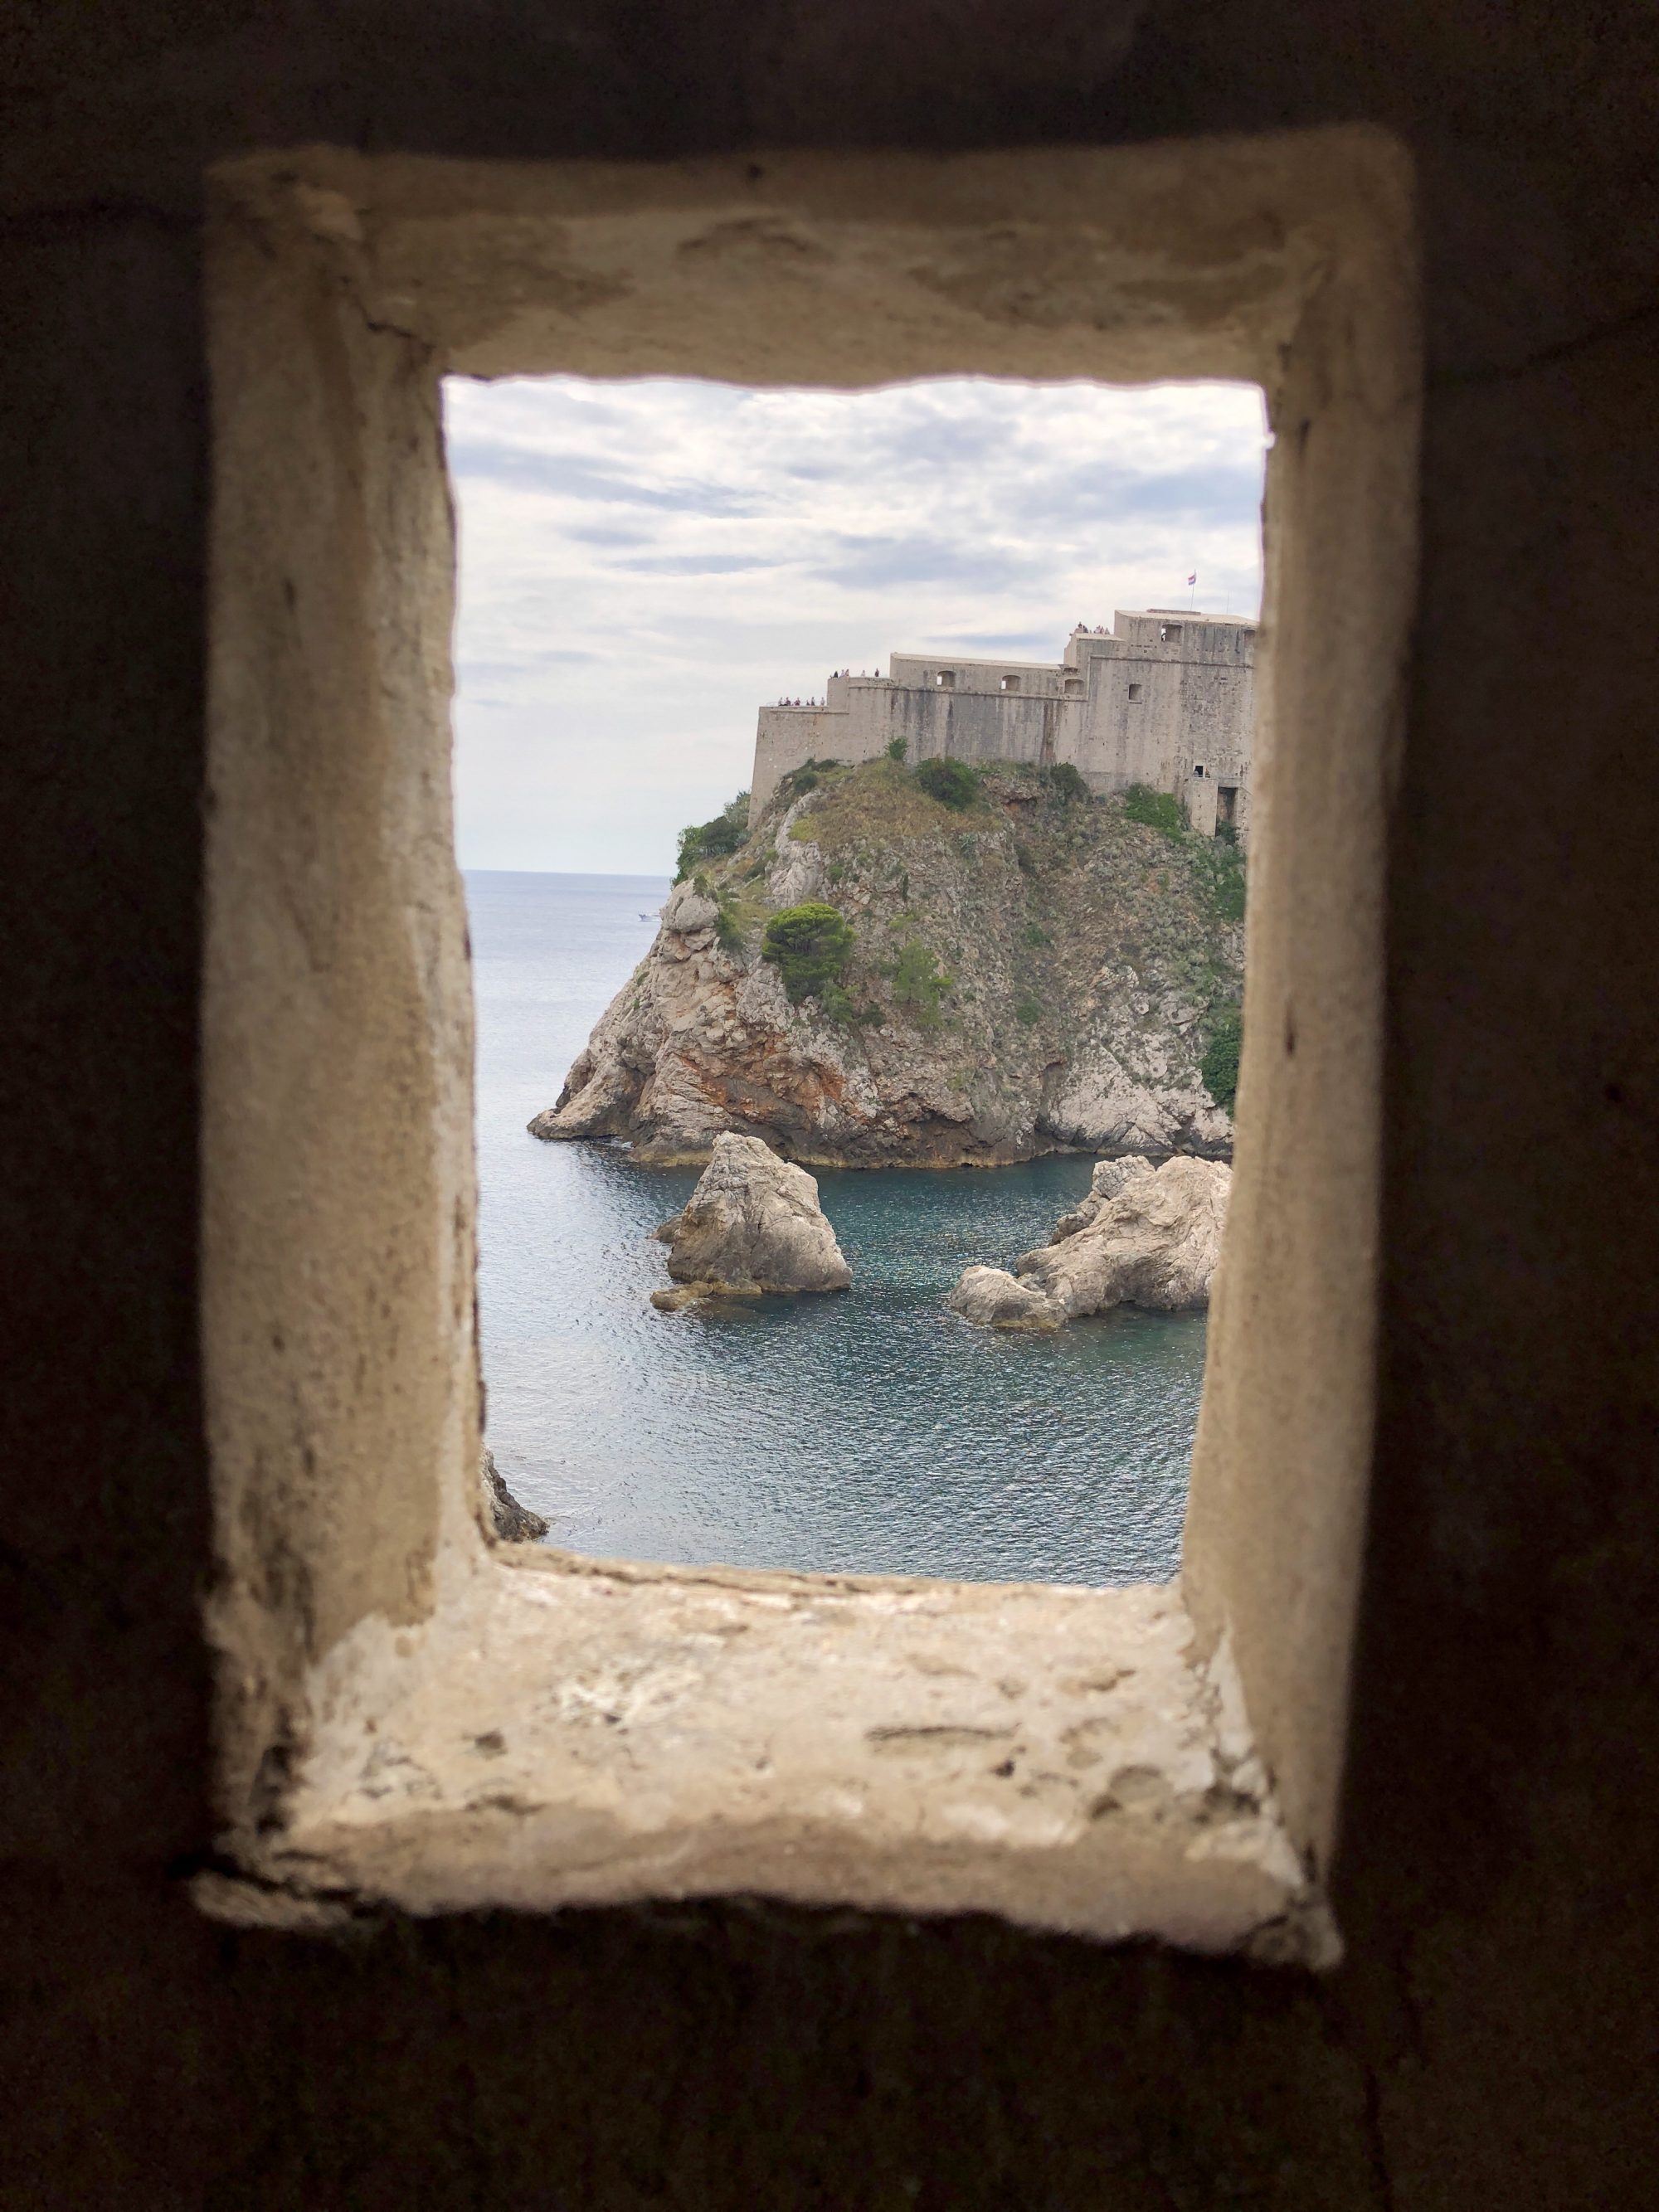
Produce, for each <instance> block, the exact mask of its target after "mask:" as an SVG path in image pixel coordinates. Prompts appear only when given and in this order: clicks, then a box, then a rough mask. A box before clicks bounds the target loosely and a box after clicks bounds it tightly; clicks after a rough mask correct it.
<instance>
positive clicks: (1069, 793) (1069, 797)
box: [1048, 761, 1089, 806]
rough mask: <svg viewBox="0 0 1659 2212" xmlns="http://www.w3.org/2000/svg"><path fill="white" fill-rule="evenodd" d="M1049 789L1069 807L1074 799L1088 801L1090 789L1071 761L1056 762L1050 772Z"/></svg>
mask: <svg viewBox="0 0 1659 2212" xmlns="http://www.w3.org/2000/svg"><path fill="white" fill-rule="evenodd" d="M1048 788H1049V790H1050V791H1052V792H1053V793H1054V796H1055V798H1056V799H1060V801H1061V803H1062V804H1063V805H1066V806H1069V805H1071V803H1072V801H1073V799H1086V798H1087V797H1088V796H1089V787H1088V785H1087V783H1085V781H1084V779H1083V776H1082V775H1081V773H1080V771H1079V770H1078V769H1074V768H1073V766H1072V763H1070V761H1056V762H1055V763H1054V766H1053V767H1052V768H1051V769H1049V770H1048Z"/></svg>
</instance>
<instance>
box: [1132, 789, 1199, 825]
mask: <svg viewBox="0 0 1659 2212" xmlns="http://www.w3.org/2000/svg"><path fill="white" fill-rule="evenodd" d="M1123 818H1124V820H1125V821H1126V822H1139V823H1143V824H1144V825H1145V827H1146V829H1161V830H1162V831H1163V832H1164V836H1166V837H1179V836H1180V835H1181V833H1182V830H1183V829H1185V828H1186V827H1187V817H1186V816H1185V815H1184V814H1183V813H1182V811H1181V801H1180V800H1179V799H1176V797H1174V796H1173V794H1172V793H1170V792H1167V791H1154V790H1153V789H1152V786H1151V784H1149V783H1132V784H1131V785H1130V786H1129V788H1128V789H1127V791H1126V792H1125V793H1124V794H1123Z"/></svg>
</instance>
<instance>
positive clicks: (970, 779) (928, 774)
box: [915, 756, 981, 814]
mask: <svg viewBox="0 0 1659 2212" xmlns="http://www.w3.org/2000/svg"><path fill="white" fill-rule="evenodd" d="M915 776H916V781H917V783H918V784H919V785H920V787H921V789H922V790H923V791H925V792H926V793H927V796H928V797H929V799H938V801H939V805H941V806H948V807H950V808H951V811H953V812H954V813H957V814H965V813H966V812H967V811H968V809H969V807H970V806H977V805H979V803H980V799H981V790H980V781H979V778H978V777H977V776H976V775H975V774H974V771H973V770H972V769H970V768H969V765H968V763H967V762H966V761H959V760H946V759H945V758H944V757H943V756H940V757H937V758H935V759H933V760H925V761H923V762H922V763H921V765H920V767H918V769H916V771H915Z"/></svg>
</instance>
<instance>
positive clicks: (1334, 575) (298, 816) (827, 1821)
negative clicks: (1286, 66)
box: [202, 130, 1420, 1962]
mask: <svg viewBox="0 0 1659 2212" xmlns="http://www.w3.org/2000/svg"><path fill="white" fill-rule="evenodd" d="M212 193H213V216H212V227H211V237H210V369H211V376H212V386H213V410H214V424H213V428H214V447H213V450H214V455H215V467H216V486H215V499H214V525H213V527H214V543H213V547H212V569H211V574H212V585H211V614H210V621H211V637H210V650H211V677H210V694H211V699H210V722H211V726H210V770H209V776H210V793H209V797H210V805H209V807H208V809H207V823H208V829H207V838H208V854H207V899H208V923H207V945H208V951H207V963H206V975H205V984H204V994H205V997H204V1030H203V1034H204V1223H203V1237H202V1271H203V1285H204V1287H203V1304H204V1310H203V1344H204V1365H205V1373H206V1402H207V1417H208V1426H209V1437H210V1449H211V1455H212V1461H213V1470H214V1485H215V1496H216V1525H217V1531H218V1539H217V1541H218V1550H219V1561H218V1565H219V1572H218V1576H217V1577H216V1583H215V1587H214V1594H213V1596H212V1599H211V1601H210V1615H209V1632H210V1638H211V1641H212V1644H213V1645H214V1648H215V1651H216V1657H217V1662H218V1664H217V1671H216V1680H217V1685H218V1705H217V1720H216V1726H217V1731H218V1742H219V1764H220V1773H219V1802H220V1803H221V1805H222V1808H223V1809H224V1828H223V1833H222V1850H223V1853H224V1862H223V1863H224V1864H225V1865H226V1866H227V1867H228V1868H229V1869H234V1870H236V1871H234V1872H233V1873H232V1874H231V1875H229V1876H216V1877H215V1878H214V1880H213V1882H212V1884H211V1885H210V1896H211V1899H212V1902H213V1905H214V1909H216V1910H219V1911H224V1912H227V1913H229V1914H232V1915H233V1916H234V1915H236V1914H238V1913H241V1914H243V1915H245V1916H246V1917H250V1918H253V1919H258V1920H260V1921H262V1922H263V1923H264V1924H267V1925H269V1924H270V1923H271V1921H272V1919H273V1917H276V1916H279V1915H281V1914H284V1913H286V1914H289V1915H290V1916H291V1917H292V1918H293V1919H294V1920H295V1922H296V1923H298V1922H303V1921H305V1920H306V1919H307V1917H309V1918H310V1919H311V1921H313V1923H314V1922H315V1920H316V1919H318V1918H319V1917H325V1916H326V1915H327V1914H328V1913H329V1912H330V1911H337V1909H339V1905H340V1901H341V1900H345V1901H346V1903H347V1905H349V1903H350V1901H351V1900H354V1899H368V1900H372V1901H373V1902H374V1904H375V1905H377V1906H380V1907H386V1906H393V1907H403V1908H404V1909H407V1910H410V1911H417V1912H436V1911H453V1910H473V1909H478V1908H483V1907H491V1906H504V1907H509V1908H513V1909H516V1910H520V1911H525V1910H543V1909H551V1908H556V1907H562V1906H568V1905H581V1904H594V1903H601V1902H605V1903H616V1902H620V1901H627V1900H629V1899H650V1898H661V1897H670V1896H672V1897H684V1896H694V1895H702V1894H710V1893H730V1892H744V1893H751V1894H752V1893H759V1894H766V1895H771V1896H776V1897H781V1898H785V1899H793V1900H795V1901H799V1902H806V1903H819V1904H831V1903H834V1904H844V1905H855V1906H860V1907H868V1908H884V1909H890V1910H896V1911H903V1912H907V1913H914V1912H927V1911H958V1912H959V1911H989V1912H994V1913H1000V1914H1002V1915H1005V1916H1006V1917H1009V1918H1011V1919H1013V1920H1016V1921H1019V1922H1023V1923H1027V1924H1030V1925H1037V1926H1044V1927H1049V1928H1056V1929H1068V1930H1072V1931H1074V1932H1079V1933H1083V1934H1088V1935H1092V1936H1098V1937H1101V1938H1106V1939H1113V1940H1121V1939H1124V1938H1127V1937H1130V1936H1152V1937H1158V1938H1162V1939H1164V1940H1166V1941H1170V1942H1177V1943H1181V1944H1184V1945H1188V1946H1191V1947H1193V1948H1199V1949H1203V1950H1209V1951H1227V1950H1234V1951H1246V1952H1255V1953H1258V1954H1265V1955H1270V1956H1273V1957H1276V1958H1279V1959H1280V1960H1298V1961H1304V1962H1307V1961H1315V1962H1316V1961H1321V1960H1328V1959H1329V1957H1330V1956H1331V1955H1332V1941H1333V1938H1332V1932H1331V1928H1330V1923H1329V1917H1328V1911H1327V1910H1326V1907H1325V1905H1324V1901H1323V1892H1322V1881H1323V1878H1324V1875H1325V1871H1326V1869H1328V1865H1329V1862H1330V1857H1331V1853H1332V1850H1333V1849H1334V1844H1335V1840H1336V1838H1335V1808H1336V1803H1337V1790H1338V1783H1339V1779H1340V1768H1341V1760H1342V1753H1343V1746H1344V1740H1345V1728H1346V1705H1345V1700H1346V1687H1345V1685H1346V1676H1347V1665H1348V1650H1349V1644H1350V1640H1351V1634H1352V1618H1353V1607H1354V1589H1355V1578H1356V1574H1357V1561H1358V1541H1359V1529H1360V1520H1361V1512H1362V1507H1363V1500H1364V1480H1365V1474H1366V1470H1367V1466H1368V1455H1369V1443H1370V1418H1371V1389H1372V1379H1371V1378H1372V1369H1373V1349H1372V1347H1373V1316H1374V1310H1375V1294H1376V1286H1375V1261H1374V1257H1373V1255H1374V1251H1375V1247H1376V1236H1375V1221H1376V1193H1377V1185H1378V1160H1379V1156H1380V1139H1379V1114H1378V1097H1379V1088H1378V1066H1379V1056H1380V1036H1381V972H1382V971H1381V945H1380V936H1379V931H1380V924H1379V921H1378V917H1379V915H1380V914H1381V911H1382V899H1381V886H1382V881H1383V854H1384V848H1383V829H1384V817H1383V809H1384V805H1385V793H1386V789H1387V777H1386V775H1385V773H1384V769H1385V764H1386V762H1387V759H1388V757H1389V740H1390V733H1391V732H1392V730H1393V728H1394V727H1395V723H1396V720H1397V717H1398V714H1399V711H1400V696H1401V670H1402V666H1403V661H1404V651H1405V639H1406V636H1407V623H1408V614H1409V610H1410V607H1411V605H1412V595H1413V562H1414V544H1413V535H1412V532H1413V516H1414V514H1415V512H1416V500H1415V495H1414V494H1415V484H1416V473H1415V471H1416V457H1415V456H1416V442H1415V441H1416V435H1417V409H1418V394H1419V383H1420V377H1419V364H1418V358H1417V351H1416V337H1415V322H1414V307H1413V303H1414V298H1415V289H1414V286H1415V275H1414V270H1415V260H1414V245H1413V231H1412V228H1411V216H1410V204H1411V179H1410V176H1409V173H1408V167H1407V163H1406V161H1405V159H1404V157H1403V156H1402V155H1401V154H1400V153H1399V152H1398V150H1397V149H1395V147H1394V145H1393V144H1392V143H1391V142H1389V141H1388V140H1387V139H1385V138H1384V137H1383V136H1382V135H1381V134H1380V133H1378V132H1376V131H1369V130H1364V131H1352V132H1350V131H1343V130H1333V131H1316V132H1312V133H1308V134H1305V135H1302V136H1289V137H1279V138H1273V137H1259V138H1253V139H1250V140H1248V141H1226V142H1216V143H1205V144H1194V145H1164V146H1156V145H1155V146H1148V147H1140V148H1133V149H1119V150H1114V151H1111V152H1105V153H1095V152H1091V151H1076V150H1071V149H1067V150H1066V151H1064V152H1063V153H1057V154H1056V153H1048V152H1043V153H1033V154H1011V155H993V156H971V157H963V158H962V159H959V160H958V159H954V158H951V159H938V158H933V157H923V156H914V157H913V156H896V155H868V156H849V157H845V158H836V157H827V156H822V155H787V156H775V157H768V158H766V159H765V160H760V159H757V160H754V161H742V162H732V163H727V162H723V161H708V162H698V163H689V164H686V165H684V166H680V167H674V166H671V165H665V166H662V167H654V166H653V167H640V168H637V169H630V168H629V167H626V166H625V165H620V164H613V165H608V166H607V165H594V164H586V163H583V164H576V165H572V166H570V167H562V166H550V167H541V168H513V167H491V166H490V165H488V164H480V163H477V162H468V163H461V164H456V165H453V166H451V165H448V164H446V163H443V162H439V161H422V160H411V159H405V158H403V157H391V156H388V157H385V158H371V157H364V156H357V155H348V154H343V153H336V152H330V151H314V150H313V151H307V152H304V153H299V154H295V153H292V152H284V153H282V154H280V155H264V156H258V157H254V158H249V159H247V160H244V161H238V162H234V163H232V164H229V165H227V166H226V167H224V168H222V170H221V171H219V172H218V173H216V176H215V179H214V180H213V186H212ZM1172 211H1173V212H1172ZM1172 222H1173V223H1174V224H1175V225H1176V235H1175V236H1174V237H1171V236H1170V225H1171V223H1172ZM1011 234H1018V236H1019V238H1020V239H1021V240H1022V246H1021V253H1020V257H1019V258H1020V264H1021V267H1020V278H1019V283H1018V286H1017V287H1016V288H1014V289H1012V290H1011V289H1010V283H1009V276H1008V266H1009V264H1008V253H1007V244H1006V241H1007V239H1008V237H1009V236H1010V235H1011ZM1264 241H1266V242H1264ZM938 270H948V271H949V281H948V283H942V282H939V281H938V279H937V276H936V273H935V272H936V271H938ZM1079 270H1083V271H1085V274H1084V275H1083V276H1079V275H1078V273H1077V272H1078V271H1079ZM1218 301H1225V305H1226V309H1227V312H1225V313H1218ZM446 371H456V372H459V373H463V374H471V375H477V376H489V377H498V376H506V375H510V374H523V375H533V374H554V373H564V374H579V375H581V374H585V375H592V376H630V375H633V376H637V375H639V374H647V373H648V374H655V375H662V374H671V375H675V376H687V377H706V378H714V379H720V380H727V381H730V382H735V383H744V382H760V381H773V382H776V383H779V384H803V385H827V386H842V387H846V386H866V385H875V384H879V383H883V382H891V381H898V380H906V379H914V378H916V377H920V376H924V375H930V374H933V375H937V374H975V375H991V376H1001V377H1010V378H1019V379H1025V380H1046V379H1077V378H1082V379H1094V380H1101V381H1106V382H1111V381H1122V382H1147V381H1152V380H1168V379H1172V378H1184V377H1192V378H1208V379H1234V380H1254V381H1256V382H1259V383H1260V384H1261V386H1263V387H1264V388H1265V389H1266V390H1267V393H1268V398H1269V405H1270V409H1271V412H1272V416H1273V423H1274V425H1275V428H1276V429H1277V431H1278V432H1279V435H1278V437H1277V439H1276V441H1275V444H1274V446H1273V452H1272V454H1271V457H1270V460H1269V494H1268V499H1267V512H1268V513H1269V515H1270V516H1271V517H1272V518H1273V534H1272V536H1271V537H1270V539H1269V541H1268V544H1267V601H1266V605H1267V615H1266V619H1265V622H1264V635H1265V636H1266V637H1267V640H1268V641H1269V643H1268V651H1269V652H1270V653H1271V681H1270V682H1269V683H1268V684H1266V685H1264V690H1265V691H1266V693H1267V697H1268V699H1269V701H1270V702H1271V703H1270V709H1269V711H1270V714H1271V717H1272V720H1271V725H1270V731H1269V734H1270V737H1271V742H1272V745H1273V764H1274V781H1273V805H1272V808H1271V810H1270V811H1267V812H1265V813H1264V815H1263V817H1262V819H1261V822H1260V823H1259V824H1257V825H1255V838H1256V843H1255V848H1254V850H1255V855H1256V866H1257V880H1258V884H1259V888H1258V890H1256V891H1255V894H1254V895H1253V896H1252V901H1251V906H1250V912H1249V933H1250V968H1249V983H1248V987H1247V997H1246V1006H1245V1019H1244V1024H1243V1059H1242V1067H1241V1071H1240V1079H1239V1092H1238V1109H1237V1127H1238V1150H1237V1164H1236V1171H1235V1185H1234V1193H1233V1197H1232V1200H1231V1224H1230V1227H1229V1231H1228V1249H1227V1261H1226V1266H1225V1269H1224V1271H1223V1278H1222V1280H1221V1283H1220V1285H1219V1288H1218V1295H1217V1297H1216V1300H1215V1303H1214V1305H1213V1308H1212V1315H1211V1322H1210V1334H1209V1345H1208V1353H1207V1368H1206V1383H1205V1391H1204V1399H1203V1405H1202V1410H1201V1413H1200V1422H1199V1432H1198V1442H1197V1446H1196V1449H1195V1450H1194V1459H1193V1466H1192V1476H1191V1491H1190V1497H1189V1502H1188V1511H1187V1520H1186V1527H1185V1536H1184V1541H1183V1552H1182V1574H1181V1579H1180V1583H1179V1585H1178V1587H1176V1586H1171V1587H1170V1588H1167V1589H1139V1590H1082V1589H1078V1590H1058V1589H1042V1588H1030V1587H1022V1586H1018V1585H1006V1586H978V1587H974V1586H968V1585H954V1584H942V1583H934V1584H917V1583H907V1582H903V1581H898V1580H894V1579H884V1578H881V1577H869V1578H859V1577H814V1576H805V1575H788V1574H757V1573H749V1574H744V1573H741V1572H736V1571H720V1570H682V1569H655V1568H651V1567H647V1566H641V1565H638V1564H629V1563H615V1562H613V1563H610V1564H608V1565H607V1564H605V1563H600V1562H595V1561H592V1560H583V1559H570V1558H568V1557H565V1556H562V1555H559V1554H549V1553H541V1552H537V1551H532V1549H530V1548H529V1547H496V1546H493V1545H491V1544H490V1543H489V1542H487V1541H485V1538H484V1536H483V1533H482V1529H481V1526H480V1521H479V1517H478V1516H479V1508H478V1497H477V1455H478V1449H479V1443H480V1437H479V1426H478V1424H479V1391H478V1376H477V1358H476V1346H475V1341H474V1335H473V1236H474V1230H473V1205H474V1182H475V1178H474V1172H473V1154H472V1130H471V1018H472V1016H471V987H470V977H469V973H468V966H467V951H466V931H465V913H464V908H463V904H462V900H461V896H460V889H459V880H458V877H457V872H456V868H455V863H454V858H453V830H452V823H451V819H450V810H451V786H450V773H449V742H450V740H449V727H448V699H449V694H450V688H451V671H450V666H449V654H448V639H449V627H450V617H451V611H452V596H453V537H452V511H451V507H450V502H449V500H448V497H447V485H446V480H445V472H444V460H443V451H442V443H441V429H440V420H441V418H440V404H439V379H440V377H441V374H443V373H445V372H446ZM1336 605H1340V608H1341V611H1342V620H1341V621H1340V623H1331V622H1328V621H1322V620H1321V619H1320V618H1319V617H1320V616H1321V614H1322V612H1325V611H1328V610H1329V609H1330V608H1331V607H1333V606H1336ZM1292 854H1293V855H1294V865H1291V855H1292ZM1292 1024H1293V1026H1294V1033H1295V1035H1296V1036H1297V1038H1298V1040H1299V1045H1298V1049H1297V1052H1296V1054H1294V1056H1291V1055H1288V1054H1286V1053H1285V1051H1284V1049H1283V1042H1282V1041H1283V1039H1284V1038H1285V1036H1286V1035H1287V1034H1288V1033H1290V1031H1291V1027H1292ZM826 1682H829V1683H831V1684H832V1687H833V1694H832V1695H830V1694H826V1689H825V1686H826ZM1218 1808H1221V1809H1220V1812H1219V1815H1218Z"/></svg>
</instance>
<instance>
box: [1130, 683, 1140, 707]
mask: <svg viewBox="0 0 1659 2212" xmlns="http://www.w3.org/2000/svg"><path fill="white" fill-rule="evenodd" d="M1140 700H1141V689H1140V686H1139V684H1131V685H1130V686H1129V704H1130V705H1131V706H1132V707H1138V706H1139V704H1140Z"/></svg>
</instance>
